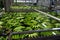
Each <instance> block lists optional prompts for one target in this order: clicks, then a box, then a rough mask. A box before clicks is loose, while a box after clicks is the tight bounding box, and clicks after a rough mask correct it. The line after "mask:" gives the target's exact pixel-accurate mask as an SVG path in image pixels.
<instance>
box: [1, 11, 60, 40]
mask: <svg viewBox="0 0 60 40" xmlns="http://www.w3.org/2000/svg"><path fill="white" fill-rule="evenodd" d="M59 24H60V23H59V22H57V21H56V20H54V19H52V20H50V18H49V17H47V16H45V15H42V14H40V13H38V12H28V13H24V12H18V13H5V14H3V15H2V18H1V19H0V27H1V28H0V30H1V31H2V30H3V28H5V33H6V34H8V33H10V31H12V32H23V31H30V30H40V29H50V28H58V27H60V25H59ZM6 30H7V31H6ZM55 33H56V34H59V32H57V31H56V32H55ZM50 35H54V34H53V33H52V32H41V33H32V34H21V35H12V38H13V39H18V38H22V39H23V38H27V37H29V38H30V37H38V36H50Z"/></svg>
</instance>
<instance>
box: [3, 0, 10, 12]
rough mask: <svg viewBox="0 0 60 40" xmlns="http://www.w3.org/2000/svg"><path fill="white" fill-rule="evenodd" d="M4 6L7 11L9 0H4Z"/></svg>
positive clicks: (8, 9)
mask: <svg viewBox="0 0 60 40" xmlns="http://www.w3.org/2000/svg"><path fill="white" fill-rule="evenodd" d="M4 4H5V5H4V6H5V11H6V12H9V11H10V5H11V1H10V0H4Z"/></svg>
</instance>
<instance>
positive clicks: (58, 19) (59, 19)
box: [34, 9, 60, 21]
mask: <svg viewBox="0 0 60 40" xmlns="http://www.w3.org/2000/svg"><path fill="white" fill-rule="evenodd" d="M34 10H35V11H37V12H39V13H41V14H44V15H46V16H49V17H51V18H53V19H55V20H57V21H60V18H57V17H55V16H52V15H50V14H48V13H45V12H42V11H40V10H37V9H34Z"/></svg>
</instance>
